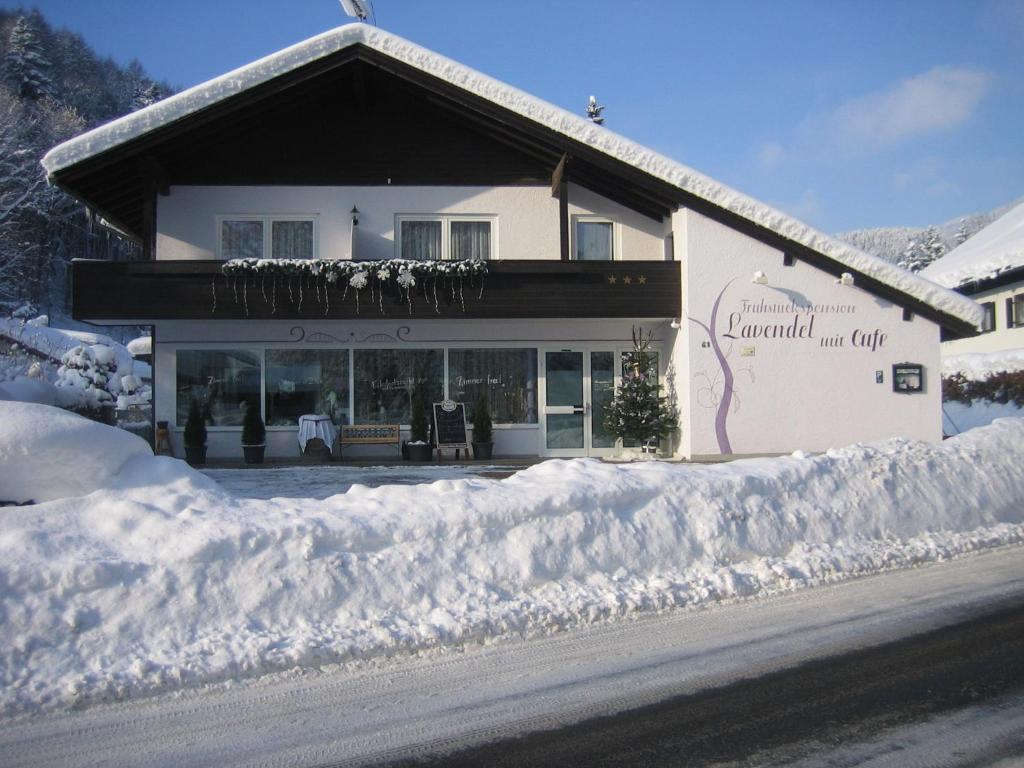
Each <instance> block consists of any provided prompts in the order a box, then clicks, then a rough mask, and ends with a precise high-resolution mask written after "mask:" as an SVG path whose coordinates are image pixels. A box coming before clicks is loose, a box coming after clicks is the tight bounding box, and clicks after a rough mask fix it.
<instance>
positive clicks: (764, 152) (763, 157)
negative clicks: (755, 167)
mask: <svg viewBox="0 0 1024 768" xmlns="http://www.w3.org/2000/svg"><path fill="white" fill-rule="evenodd" d="M785 154H786V150H785V149H783V148H782V145H781V144H778V143H776V142H774V141H767V142H765V143H764V144H762V145H761V147H760V149H758V150H757V162H758V164H759V165H760V166H761V168H762V169H763V170H766V171H774V170H775V169H776V168H778V166H779V163H781V162H782V159H783V157H785Z"/></svg>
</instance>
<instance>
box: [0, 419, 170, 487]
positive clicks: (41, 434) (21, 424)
mask: <svg viewBox="0 0 1024 768" xmlns="http://www.w3.org/2000/svg"><path fill="white" fill-rule="evenodd" d="M151 456H152V451H151V450H150V447H149V445H148V444H147V443H146V441H145V440H142V439H141V438H139V437H136V436H135V435H133V434H131V433H129V432H125V431H124V430H121V429H117V428H115V427H108V426H106V425H104V424H98V423H97V422H95V421H90V420H89V419H86V418H85V417H83V416H78V415H76V414H74V413H70V412H68V411H64V410H61V409H59V408H54V407H52V406H48V405H39V404H36V403H16V402H0V501H16V502H25V501H28V500H35V501H37V502H41V501H51V500H53V499H62V498H67V497H77V496H84V495H85V494H88V493H92V492H93V491H95V490H96V489H97V488H102V487H104V486H105V485H106V484H108V483H110V482H111V480H112V478H113V477H114V476H115V475H117V473H118V472H120V471H121V469H122V468H123V467H124V465H125V464H126V463H127V462H128V461H129V460H130V459H133V458H136V457H151Z"/></svg>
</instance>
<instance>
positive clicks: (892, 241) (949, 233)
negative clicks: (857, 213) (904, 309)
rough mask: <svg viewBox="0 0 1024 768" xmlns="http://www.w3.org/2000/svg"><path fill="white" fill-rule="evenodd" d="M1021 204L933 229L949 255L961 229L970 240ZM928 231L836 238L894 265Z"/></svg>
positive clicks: (859, 232) (886, 230)
mask: <svg viewBox="0 0 1024 768" xmlns="http://www.w3.org/2000/svg"><path fill="white" fill-rule="evenodd" d="M1021 201H1024V198H1021V199H1019V200H1014V201H1012V202H1009V203H1007V204H1006V205H1002V206H1000V207H999V208H995V209H993V210H991V211H985V212H982V213H969V214H966V215H964V216H957V217H956V218H955V219H950V220H949V221H947V222H945V223H944V224H937V225H934V226H935V228H936V229H937V230H938V231H939V234H940V235H941V237H942V239H943V241H944V242H945V244H946V251H951V250H953V248H955V247H956V246H957V245H959V244H960V242H962V240H963V238H962V237H961V238H960V239H958V234H959V233H960V231H961V228H963V232H964V234H965V235H966V236H967V237H971V236H973V235H974V234H976V233H977V232H979V231H981V230H982V229H984V228H985V227H987V226H988V225H989V224H991V223H992V222H993V221H995V220H996V219H998V218H999V217H1000V216H1002V215H1003V214H1004V213H1007V212H1008V211H1009V210H1010V209H1011V208H1013V207H1014V206H1015V205H1017V204H1018V203H1020V202H1021ZM927 231H928V227H877V228H875V229H852V230H850V231H849V232H838V233H837V234H836V237H838V238H839V239H840V240H844V241H845V242H847V243H849V244H850V245H853V246H855V247H857V248H860V249H861V250H862V251H867V252H868V253H870V254H873V255H875V256H878V257H880V258H883V259H885V260H886V261H891V262H892V263H893V264H895V263H897V262H898V261H900V260H901V258H902V257H903V254H904V252H905V251H906V250H907V248H908V247H909V246H910V243H911V241H915V240H916V241H920V240H921V239H922V238H923V237H924V235H925V233H926V232H927Z"/></svg>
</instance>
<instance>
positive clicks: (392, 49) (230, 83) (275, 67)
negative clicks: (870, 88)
mask: <svg viewBox="0 0 1024 768" xmlns="http://www.w3.org/2000/svg"><path fill="white" fill-rule="evenodd" d="M356 44H362V45H365V46H366V47H368V48H371V49H373V50H375V51H377V52H379V53H381V54H383V55H385V56H388V57H391V58H393V59H395V60H396V61H400V62H402V63H404V64H407V65H409V66H411V67H414V68H416V69H418V70H420V71H422V72H424V73H426V74H428V75H431V76H433V77H436V78H438V79H440V80H442V81H444V82H447V83H449V84H451V85H454V86H456V87H458V88H461V89H463V90H465V91H468V92H469V93H472V94H474V95H476V96H479V97H481V98H484V99H487V100H488V101H490V102H492V103H494V104H496V105H498V106H501V107H504V108H505V109H508V110H510V111H512V112H514V113H517V114H519V115H521V116H522V117H524V118H526V119H528V120H531V121H533V122H535V123H538V124H540V125H543V126H545V127H547V128H549V129H550V130H552V131H556V132H557V133H560V134H562V135H564V136H566V137H568V138H569V139H572V140H575V141H578V142H580V143H582V144H585V145H587V146H588V147H591V148H592V149H594V150H597V151H600V152H602V153H604V154H606V155H608V156H610V157H613V158H615V159H617V160H620V161H622V162H624V163H628V164H629V165H631V166H633V167H635V168H637V169H639V170H641V171H643V172H645V173H647V174H650V175H651V176H653V177H655V178H658V179H661V180H662V181H664V182H667V183H669V184H672V185H674V186H677V187H679V188H680V189H682V190H684V191H686V192H689V193H690V194H693V195H696V196H697V197H700V198H703V199H704V200H707V201H709V202H711V203H713V204H715V205H717V206H719V207H720V208H723V209H725V210H728V211H731V212H732V213H735V214H737V215H739V216H742V217H744V218H746V219H748V220H750V221H753V222H755V223H756V224H759V225H761V226H762V227H765V228H766V229H769V230H771V231H773V232H775V233H777V234H779V235H781V236H782V237H785V238H788V239H790V240H792V241H795V242H797V243H800V244H801V245H804V246H806V247H808V248H810V249H812V250H814V251H817V252H819V253H821V254H823V255H825V256H827V257H829V258H831V259H833V260H834V261H836V262H838V263H840V264H842V265H844V266H846V267H848V268H849V269H851V270H853V271H856V272H860V273H862V274H864V275H867V276H869V277H872V278H874V279H875V280H877V281H878V282H880V283H883V284H884V285H887V286H889V287H890V288H894V289H896V290H898V291H900V292H902V293H904V294H906V295H908V296H910V297H913V298H915V299H917V300H919V301H921V302H923V303H925V304H927V305H929V306H931V307H932V308H934V309H935V310H937V311H939V312H941V313H943V314H947V315H951V316H952V317H955V318H958V319H960V320H962V321H964V322H967V323H969V324H971V325H973V326H980V324H981V321H982V314H983V313H982V309H981V308H980V307H979V306H978V305H977V304H975V303H974V302H973V301H971V300H970V299H968V298H966V297H964V296H962V295H960V294H957V293H955V292H953V291H950V290H947V289H945V288H943V287H941V286H939V285H936V284H935V283H932V282H930V281H929V280H926V279H924V278H922V277H920V276H918V275H915V274H912V273H910V272H907V271H906V270H903V269H900V268H899V267H896V266H894V265H893V264H890V263H889V262H886V261H884V260H882V259H880V258H878V257H876V256H871V255H870V254H867V253H864V252H863V251H860V250H858V249H857V248H854V247H853V246H850V245H848V244H846V243H842V242H840V241H839V240H836V239H834V238H832V237H829V236H828V235H826V234H824V233H822V232H819V231H818V230H816V229H814V228H813V227H810V226H808V225H807V224H804V223H803V222H801V221H798V220H797V219H794V218H793V217H791V216H788V215H786V214H784V213H782V212H781V211H778V210H776V209H775V208H772V207H771V206H769V205H766V204H765V203H762V202H760V201H758V200H755V199H753V198H751V197H748V196H747V195H744V194H741V193H740V192H737V191H736V190H734V189H732V188H730V187H728V186H727V185H725V184H722V183H720V182H718V181H715V180H714V179H712V178H710V177H708V176H705V175H704V174H702V173H699V172H697V171H695V170H693V169H692V168H689V167H687V166H685V165H683V164H681V163H678V162H676V161H675V160H672V159H670V158H668V157H665V156H664V155H661V154H659V153H658V152H655V151H654V150H652V149H648V148H647V147H644V146H642V145H640V144H637V143H635V142H633V141H630V140H629V139H627V138H625V137H623V136H620V135H618V134H617V133H615V132H613V131H610V130H608V129H607V128H604V127H602V126H599V125H597V124H596V123H594V122H593V121H591V120H588V119H585V118H583V117H581V116H579V115H575V114H572V113H571V112H568V111H566V110H564V109H562V108H561V107H557V106H555V105H553V104H550V103H548V102H546V101H544V100H542V99H538V98H537V97H535V96H531V95H530V94H528V93H526V92H524V91H521V90H519V89H518V88H515V87H513V86H511V85H507V84H506V83H503V82H500V81H498V80H495V79H494V78H491V77H488V76H487V75H484V74H482V73H480V72H477V71H476V70H474V69H471V68H470V67H466V66H464V65H462V64H459V63H458V62H456V61H452V60H451V59H449V58H446V57H445V56H441V55H440V54H437V53H434V52H433V51H430V50H427V49H426V48H423V47H421V46H419V45H416V44H415V43H412V42H410V41H408V40H405V39H404V38H401V37H399V36H397V35H393V34H391V33H390V32H386V31H384V30H382V29H379V28H377V27H372V26H369V25H366V24H348V25H345V26H342V27H338V28H336V29H333V30H331V31H329V32H324V33H323V34H320V35H317V36H316V37H312V38H310V39H308V40H305V41H303V42H301V43H297V44H296V45H293V46H291V47H289V48H285V49H284V50H282V51H278V52H277V53H273V54H271V55H270V56H266V57H264V58H262V59H259V60H258V61H255V62H253V63H252V64H249V65H247V66H244V67H241V68H239V69H236V70H234V71H232V72H228V73H227V74H225V75H221V76H220V77H217V78H214V79H212V80H209V81H207V82H205V83H202V84H200V85H197V86H194V87H192V88H189V89H188V90H186V91H182V92H181V93H178V94H176V95H174V96H171V97H170V98H167V99H164V100H163V101H160V102H157V103H156V104H153V105H152V106H149V107H146V108H145V109H141V110H139V111H138V112H133V113H131V114H129V115H125V116H124V117H122V118H120V119H118V120H114V121H112V122H110V123H107V124H106V125H102V126H100V127H98V128H94V129H93V130H91V131H88V132H87V133H84V134H82V135H81V136H77V137H76V138H74V139H71V140H70V141H66V142H64V143H63V144H60V145H58V146H57V147H54V148H53V149H51V150H50V151H49V152H48V153H47V154H46V156H45V157H43V160H42V164H43V167H44V168H45V169H46V171H47V173H49V174H51V175H52V174H54V173H56V172H58V171H60V170H62V169H64V168H67V167H68V166H71V165H74V164H76V163H78V162H81V161H82V160H85V159H87V158H90V157H93V156H94V155H98V154H101V153H103V152H105V151H107V150H109V149H112V148H114V147H116V146H118V145H120V144H123V143H125V142H128V141H131V140H133V139H135V138H138V137H139V136H142V135H143V134H146V133H148V132H149V131H152V130H154V129H156V128H160V127H162V126H165V125H167V124H169V123H172V122H175V121H177V120H180V119H182V118H184V117H187V116H188V115H191V114H193V113H195V112H198V111H200V110H202V109H205V108H207V107H209V106H212V105H214V104H216V103H218V102H220V101H223V100H224V99H226V98H229V97H231V96H234V95H236V94H239V93H241V92H243V91H246V90H248V89H250V88H253V87H254V86H257V85H259V84H261V83H264V82H267V81H269V80H272V79H274V78H276V77H279V76H281V75H283V74H285V73H287V72H290V71H292V70H295V69H298V68H299V67H302V66H305V65H307V64H309V63H311V62H313V61H316V60H317V59H321V58H323V57H325V56H329V55H331V54H334V53H337V52H338V51H341V50H343V49H345V48H347V47H349V46H352V45H356Z"/></svg>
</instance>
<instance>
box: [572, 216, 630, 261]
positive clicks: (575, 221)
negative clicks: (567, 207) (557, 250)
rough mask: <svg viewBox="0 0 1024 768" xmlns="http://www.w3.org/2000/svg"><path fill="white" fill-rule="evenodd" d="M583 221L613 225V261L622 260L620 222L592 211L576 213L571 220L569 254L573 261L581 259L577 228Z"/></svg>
mask: <svg viewBox="0 0 1024 768" xmlns="http://www.w3.org/2000/svg"><path fill="white" fill-rule="evenodd" d="M583 223H595V224H611V225H612V261H621V260H622V257H621V256H619V254H620V253H621V251H622V248H621V243H620V242H619V237H620V228H619V223H618V222H617V221H615V220H614V219H610V218H608V217H607V216H599V215H597V214H592V213H574V214H573V215H572V217H571V221H570V227H569V230H570V234H569V256H570V259H571V260H572V261H579V259H577V258H576V240H577V239H578V238H577V234H576V228H577V226H578V225H579V224H583Z"/></svg>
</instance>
